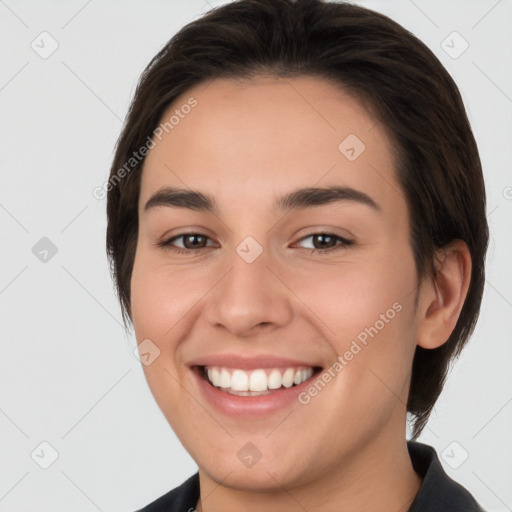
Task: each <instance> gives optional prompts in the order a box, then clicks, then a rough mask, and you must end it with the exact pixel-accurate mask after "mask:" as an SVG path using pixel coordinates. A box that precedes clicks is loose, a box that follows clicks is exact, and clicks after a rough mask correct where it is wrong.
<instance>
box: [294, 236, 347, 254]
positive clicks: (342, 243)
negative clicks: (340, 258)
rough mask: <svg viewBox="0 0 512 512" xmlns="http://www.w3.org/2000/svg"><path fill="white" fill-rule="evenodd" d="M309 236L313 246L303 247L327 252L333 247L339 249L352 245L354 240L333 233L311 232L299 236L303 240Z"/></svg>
mask: <svg viewBox="0 0 512 512" xmlns="http://www.w3.org/2000/svg"><path fill="white" fill-rule="evenodd" d="M308 238H310V239H311V240H312V246H313V247H304V249H311V250H312V251H313V252H314V251H319V252H327V251H331V250H333V249H338V248H339V249H341V248H344V247H348V246H350V245H352V244H353V243H354V242H353V241H352V240H348V239H346V238H343V237H341V236H338V235H335V234H333V233H312V234H311V235H308V236H305V237H303V238H301V240H300V241H304V240H307V239H308Z"/></svg>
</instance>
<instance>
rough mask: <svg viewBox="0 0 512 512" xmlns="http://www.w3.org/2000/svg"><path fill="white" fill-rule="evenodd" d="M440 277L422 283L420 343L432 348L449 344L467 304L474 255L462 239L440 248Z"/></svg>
mask: <svg viewBox="0 0 512 512" xmlns="http://www.w3.org/2000/svg"><path fill="white" fill-rule="evenodd" d="M436 257H438V260H437V262H436V263H437V265H436V267H437V275H436V276H435V277H431V278H430V279H429V280H427V281H425V282H424V283H423V286H422V289H421V298H420V305H421V306H420V308H419V311H418V313H419V314H420V317H419V324H418V336H417V344H418V345H419V346H420V347H423V348H426V349H433V348H437V347H439V346H441V345H442V344H443V343H445V342H446V341H448V338H449V337H450V335H451V333H452V331H453V329H454V328H455V325H456V324H457V320H458V318H459V315H460V312H461V310H462V307H463V305H464V301H465V299H466V295H467V292H468V289H469V283H470V280H471V255H470V253H469V249H468V247H467V245H466V244H465V243H464V242H463V241H462V240H455V241H453V242H452V243H450V244H449V245H447V246H446V247H443V248H442V249H440V250H439V251H438V252H437V254H436Z"/></svg>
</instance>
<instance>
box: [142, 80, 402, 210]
mask: <svg viewBox="0 0 512 512" xmlns="http://www.w3.org/2000/svg"><path fill="white" fill-rule="evenodd" d="M190 104H194V105H195V106H194V107H193V108H188V107H186V108H183V107H184V106H185V105H190ZM172 116H173V119H172V121H173V122H172V123H168V125H167V130H163V132H162V135H161V137H160V138H161V140H158V139H154V141H155V143H156V145H155V146H154V147H153V148H152V149H151V150H150V151H149V153H148V156H147V157H146V161H145V164H144V170H143V176H142V186H141V195H140V203H141V204H143V203H145V201H147V199H148V198H149V197H150V196H151V195H152V194H154V192H155V191H157V190H158V189H159V188H161V187H164V186H176V187H183V188H193V189H196V190H202V191H205V192H207V193H208V194H211V195H213V196H215V197H216V199H217V202H218V203H219V204H221V205H222V204H223V203H226V205H225V206H226V207H228V205H232V207H233V209H235V208H236V207H237V206H240V205H241V204H243V205H245V206H247V205H248V204H254V203H258V204H261V203H262V202H264V201H266V200H267V198H268V201H269V202H270V201H272V199H273V198H274V197H276V195H280V193H286V192H287V191H289V190H290V189H292V188H297V187H312V186H322V185H325V186H329V185H344V186H350V187H353V188H358V189H360V190H363V191H364V192H366V193H367V194H368V195H370V196H372V197H374V198H378V199H379V203H381V204H382V203H383V205H384V207H385V205H386V203H389V204H390V205H391V204H393V202H394V203H395V205H396V202H397V195H398V196H401V194H400V193H398V194H397V192H398V190H399V186H398V184H397V183H396V178H395V171H394V165H393V161H392V153H391V145H390V141H389V139H388V137H387V136H386V134H385V133H384V131H383V129H382V127H381V125H380V124H378V123H377V122H376V120H375V119H374V118H373V117H371V116H370V115H369V114H368V112H367V111H366V110H365V108H364V107H363V106H362V105H361V104H360V103H359V102H358V101H357V100H355V99H354V98H352V97H351V96H349V95H347V94H346V93H344V92H343V91H342V89H341V88H340V87H338V86H336V85H334V84H332V83H331V82H329V81H327V80H323V79H320V78H317V77H299V78H293V79H278V78H275V77H265V76H258V77H256V78H253V79H251V80H243V81H238V80H234V79H215V80H212V81H209V82H205V83H201V84H199V85H197V86H195V87H193V88H191V89H189V90H188V91H186V92H185V93H184V94H182V95H181V96H180V97H178V98H177V99H176V100H175V101H174V102H173V104H172V105H171V106H170V107H169V108H168V109H167V111H166V112H165V114H164V115H163V117H162V125H161V126H163V127H165V125H164V124H163V123H165V122H166V121H169V120H170V119H171V117H172ZM398 199H399V200H401V199H402V198H400V197H399V198H398ZM237 201H239V203H237Z"/></svg>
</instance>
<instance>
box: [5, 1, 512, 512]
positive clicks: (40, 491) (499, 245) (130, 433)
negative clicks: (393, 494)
mask: <svg viewBox="0 0 512 512" xmlns="http://www.w3.org/2000/svg"><path fill="white" fill-rule="evenodd" d="M220 3H224V2H212V1H211V0H210V1H204V0H194V1H187V2H178V1H156V0H151V1H142V0H138V1H125V2H122V3H121V2H114V1H102V2H99V1H98V0H92V1H91V0H89V1H53V2H44V3H43V2H35V1H28V0H27V1H23V2H22V1H20V0H18V1H15V0H6V1H1V0H0V27H1V28H0V45H1V47H0V48H1V50H0V51H1V69H0V109H1V112H0V114H1V115H0V159H1V160H0V172H1V188H0V223H1V229H2V231H1V233H2V245H1V250H0V308H1V312H0V314H1V322H0V328H1V337H0V339H1V352H0V379H1V380H0V435H1V442H0V461H1V462H0V512H28V511H36V510H37V511H39V512H50V511H52V512H55V511H64V510H73V511H74V512H94V511H97V510H100V511H120V512H121V511H123V512H129V511H133V510H135V509H136V508H138V507H141V506H143V505H145V504H147V503H149V502H150V501H152V500H153V499H155V498H156V497H157V496H160V495H161V494H163V493H165V492H167V491H168V490H169V489H171V488H172V487H174V486H176V485H178V484H179V483H181V482H182V481H183V480H184V479H185V478H187V477H188V476H189V475H191V474H192V473H193V472H194V471H195V470H196V466H195V464H194V462H193V461H192V460H191V458H190V457H189V456H188V454H187V453H186V452H185V451H184V449H183V448H182V447H181V445H180V443H179V441H178V440H177V439H176V437H175V436H174V434H173V432H172V430H171V429H170V427H169V426H168V424H167V422H166V421H165V419H164V417H163V415H162V413H161V412H160V410H159V409H158V408H157V406H156V404H155V403H154V400H153V398H152V396H151V394H150V392H149V390H148V387H147V384H146V381H145V379H144V375H143V372H142V369H141V366H140V363H139V361H138V360H137V359H136V358H135V357H134V355H133V353H132V351H133V349H134V348H135V346H136V342H135V340H134V338H133V336H125V334H124V331H123V328H122V325H121V315H120V309H119V306H118V304H117V302H116V298H115V295H114V293H113V288H112V283H111V281H110V277H109V273H108V267H107V261H106V257H105V250H104V233H105V226H106V222H105V212H104V211H105V201H104V200H97V199H95V198H94V197H93V195H92V190H93V189H94V187H97V186H100V185H102V184H103V183H104V181H105V180H106V179H107V176H108V169H109V165H110V162H111V158H112V155H113V147H114V143H115V141H116V139H117V137H118V135H119V131H120V129H121V126H122V121H123V119H124V116H125V114H126V111H127V107H128V104H129V100H130V98H131V96H132V94H133V92H134V88H135V84H136V81H137V79H138V77H139V75H140V73H141V72H142V70H143V68H144V67H145V65H146V64H147V62H148V61H149V59H150V58H151V57H152V56H153V55H154V54H155V53H156V52H157V50H159V48H160V47H161V46H162V45H163V44H164V43H165V42H166V41H167V40H168V39H169V38H170V37H171V36H172V35H173V34H174V33H175V32H176V31H177V30H178V29H179V28H180V27H181V26H183V25H184V24H185V23H188V22H189V21H191V20H193V19H195V18H196V17H198V16H199V15H200V14H201V13H204V12H205V11H207V10H208V9H209V8H210V7H211V6H215V5H219V4H220ZM357 3H360V4H361V5H365V6H367V7H370V8H374V9H376V10H379V11H381V12H383V13H385V14H387V15H389V16H391V17H392V18H394V19H396V20H397V21H398V22H399V23H401V24H402V25H404V26H405V27H406V28H408V29H409V30H410V31H411V32H413V33H414V34H416V35H417V36H418V37H419V38H420V39H422V40H423V41H424V42H425V43H426V44H427V45H428V46H429V47H430V48H431V49H432V50H433V51H434V52H435V53H436V54H437V55H438V56H439V58H440V59H441V61H442V62H443V64H444V65H445V66H446V67H447V69H448V70H449V72H450V73H451V74H452V76H453V77H454V79H455V81H456V82H457V84H458V85H459V87H460V90H461V93H462V96H463V98H464V101H465V104H466V107H467V110H468V113H469V117H470V120H471V122H472V126H473V129H474V133H475V136H476V139H477V142H478V144H479V148H480V152H481V158H482V162H483V166H484V171H485V179H486V183H487V191H488V219H489V223H490V230H491V244H490V248H489V254H488V267H487V272H488V274H487V287H486V291H485V296H484V301H483V306H482V313H481V318H480V320H479V323H478V326H477V329H476V332H475V334H474V336H473V338H472V340H471V342H470V344H469V346H468V347H467V348H466V350H465V352H463V355H462V356H461V358H460V359H459V361H458V363H457V364H456V365H455V366H454V368H453V371H452V372H451V376H450V377H449V380H448V382H447V385H446V387H445V390H444V392H443V394H442V396H441V398H440V400H439V401H438V403H437V406H436V408H435V411H434V413H433V415H432V417H431V420H430V422H429V424H428V427H427V428H426V430H425V431H424V434H423V435H422V437H421V439H420V441H422V442H425V443H427V444H431V445H433V446H434V447H435V448H436V449H437V451H438V454H439V456H440V458H441V460H442V463H443V466H444V467H445V468H446V470H447V472H448V473H449V474H450V475H451V476H452V477H453V478H455V479H456V480H458V481H459V482H460V483H462V484H463V485H464V486H465V487H467V488H468V489H469V490H470V491H471V492H472V493H473V494H474V495H475V497H476V498H477V499H478V500H479V501H480V502H481V503H482V504H483V505H484V506H485V507H486V508H487V509H488V510H489V511H505V510H512V487H511V486H510V482H511V481H512V457H511V455H512V435H511V431H512V429H511V426H512V372H511V371H510V367H511V361H512V344H511V330H512V329H511V327H512V320H511V318H512V278H511V274H512V272H511V270H510V263H511V262H512V243H511V237H510V224H511V222H510V221H511V220H512V173H511V171H510V162H511V161H512V149H511V147H512V122H511V114H512V67H511V65H510V64H511V60H512V41H511V36H510V27H511V26H512V3H511V1H510V0H509V1H507V0H501V1H497V0H492V1H481V0H479V1H451V2H447V1H445V0H443V1H432V0H430V1H426V0H415V1H412V0H402V1H388V2H377V1H373V2H370V1H366V2H357ZM43 31H47V32H48V33H49V34H50V36H40V34H41V32H43ZM453 31H457V32H458V33H459V34H460V35H461V36H462V38H463V39H464V40H465V41H467V42H468V44H469V48H468V49H467V50H466V51H465V52H464V53H462V54H461V55H460V56H457V58H454V56H455V55H456V54H458V53H459V52H460V51H461V50H462V49H463V45H464V42H463V40H462V39H460V38H459V37H458V36H457V35H455V36H454V35H451V34H452V32H453ZM447 38H448V39H447ZM33 41H34V43H32V42H33ZM53 41H56V42H57V44H58V48H57V49H56V51H55V52H54V53H53V54H52V55H50V56H46V55H43V56H45V57H47V58H42V57H41V56H40V55H41V53H44V52H49V51H50V50H51V45H52V44H55V43H53ZM443 41H445V42H444V43H443ZM31 44H34V46H35V47H36V48H37V51H35V50H34V49H33V48H32V47H31ZM450 47H451V48H450ZM445 50H447V51H448V52H449V53H450V52H451V55H449V53H447V51H445ZM38 52H39V53H38ZM507 225H508V228H507V227H506V226H507ZM43 237H47V238H48V239H49V240H50V241H51V243H52V244H53V245H54V246H55V248H56V249H57V252H56V253H55V254H52V247H53V246H51V245H50V244H49V242H48V240H43V241H40V240H41V239H42V238H43ZM36 244H38V245H36ZM34 246H35V247H36V248H35V249H34V250H33V247H34ZM45 250H47V251H48V252H47V253H45V252H44V251H45ZM34 253H35V254H34ZM41 258H43V261H41ZM44 258H46V261H44ZM43 442H46V443H49V445H50V446H48V445H47V444H43V445H41V443H43ZM55 455H58V457H57V459H56V460H55V461H53V458H54V457H55ZM466 456H467V457H468V458H467V460H464V458H465V457H466ZM42 466H48V467H47V468H46V469H44V468H43V467H42ZM456 466H458V467H456Z"/></svg>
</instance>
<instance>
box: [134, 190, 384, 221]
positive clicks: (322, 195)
mask: <svg viewBox="0 0 512 512" xmlns="http://www.w3.org/2000/svg"><path fill="white" fill-rule="evenodd" d="M340 201H349V202H355V203H359V204H362V205H365V206H369V207H370V208H372V209H373V210H375V211H377V212H381V211H382V210H381V208H380V206H379V205H378V204H377V203H376V202H375V201H374V200H373V199H372V198H371V197H370V196H369V195H368V194H366V193H364V192H362V191H360V190H357V189H355V188H352V187H345V186H344V187H340V186H330V187H308V188H300V189H297V190H293V191H292V192H289V193H287V194H285V195H284V196H281V197H279V198H277V199H276V201H275V202H274V205H273V208H274V212H275V213H282V212H288V211H291V210H298V209H303V208H311V207H314V206H322V205H325V204H329V203H333V202H340ZM157 206H167V207H171V208H185V209H188V210H194V211H199V212H205V213H212V214H214V215H219V213H220V209H219V206H218V204H217V202H216V201H215V198H213V197H212V196H210V195H208V194H204V193H203V192H199V191H197V190H188V189H183V188H174V187H165V188H162V189H160V190H158V191H157V192H156V193H155V194H153V195H152V196H151V197H150V199H149V200H148V201H147V202H146V205H145V207H144V211H148V210H150V209H152V208H155V207H157Z"/></svg>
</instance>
